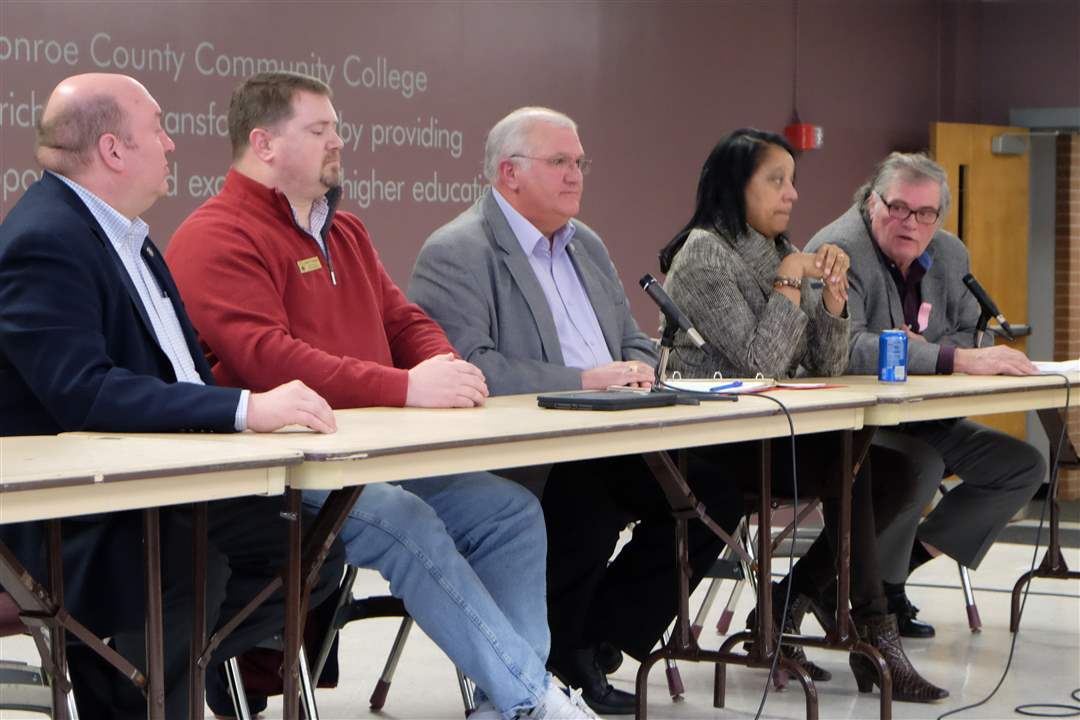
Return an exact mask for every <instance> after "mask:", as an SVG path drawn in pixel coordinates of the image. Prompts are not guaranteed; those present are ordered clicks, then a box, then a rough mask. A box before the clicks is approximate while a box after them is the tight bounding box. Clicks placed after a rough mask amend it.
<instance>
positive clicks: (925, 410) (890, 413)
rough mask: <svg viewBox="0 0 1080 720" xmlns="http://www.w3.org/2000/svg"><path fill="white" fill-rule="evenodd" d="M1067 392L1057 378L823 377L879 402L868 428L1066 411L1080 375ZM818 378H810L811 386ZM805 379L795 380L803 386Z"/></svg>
mask: <svg viewBox="0 0 1080 720" xmlns="http://www.w3.org/2000/svg"><path fill="white" fill-rule="evenodd" d="M1068 377H1069V383H1070V384H1071V385H1072V386H1073V389H1072V390H1069V391H1067V390H1066V383H1065V380H1064V379H1063V378H1061V377H1059V376H1057V375H1028V376H1022V377H1012V376H1007V375H963V374H955V375H913V376H911V377H909V378H908V379H907V381H906V382H902V383H884V382H880V381H879V380H878V379H877V377H876V376H874V375H844V376H841V377H836V378H822V379H820V381H822V382H825V381H827V382H833V383H836V384H839V385H843V386H845V389H847V390H851V391H855V392H865V393H871V394H873V395H874V396H875V398H876V400H877V402H876V404H875V405H874V406H873V407H870V408H867V410H866V412H865V418H864V419H865V422H866V424H867V425H896V424H898V423H904V422H913V421H918V420H937V419H942V418H949V417H967V416H969V415H990V414H994V413H1004V412H1023V411H1028V410H1042V409H1045V408H1054V407H1065V404H1066V396H1067V395H1068V401H1069V402H1068V404H1069V406H1075V405H1077V404H1078V403H1080V373H1072V374H1071V375H1069V376H1068ZM814 380H815V379H814V378H806V379H805V381H806V382H813V381H814ZM800 381H802V379H800V380H799V381H796V382H800Z"/></svg>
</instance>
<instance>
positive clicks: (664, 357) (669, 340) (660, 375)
mask: <svg viewBox="0 0 1080 720" xmlns="http://www.w3.org/2000/svg"><path fill="white" fill-rule="evenodd" d="M678 331H679V324H678V323H676V322H674V321H673V320H672V319H671V318H669V317H668V316H667V315H665V316H664V333H663V334H662V335H661V336H660V362H658V363H657V364H656V382H655V383H654V387H660V386H661V385H662V384H663V382H664V378H665V377H666V376H667V364H668V356H669V355H671V349H672V348H673V347H675V333H677V332H678Z"/></svg>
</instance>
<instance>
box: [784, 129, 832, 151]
mask: <svg viewBox="0 0 1080 720" xmlns="http://www.w3.org/2000/svg"><path fill="white" fill-rule="evenodd" d="M784 137H786V138H787V141H788V142H789V143H791V147H792V148H793V149H795V150H798V151H803V150H818V149H820V148H821V146H822V144H824V142H825V128H823V127H821V126H820V125H810V124H809V123H803V122H795V123H792V124H791V125H788V126H787V127H786V128H784Z"/></svg>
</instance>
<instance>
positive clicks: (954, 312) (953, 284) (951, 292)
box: [806, 205, 992, 375]
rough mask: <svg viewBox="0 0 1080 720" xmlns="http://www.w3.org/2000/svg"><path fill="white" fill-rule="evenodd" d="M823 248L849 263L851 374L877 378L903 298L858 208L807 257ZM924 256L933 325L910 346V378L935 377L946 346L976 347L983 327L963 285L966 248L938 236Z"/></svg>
mask: <svg viewBox="0 0 1080 720" xmlns="http://www.w3.org/2000/svg"><path fill="white" fill-rule="evenodd" d="M825 243H833V244H835V245H839V246H840V247H841V248H843V250H844V251H845V252H846V253H847V254H848V255H849V256H850V257H851V270H850V271H849V274H848V279H849V282H850V288H849V290H848V313H849V314H850V315H851V357H850V360H849V362H848V368H847V372H848V373H850V374H852V375H866V374H875V373H877V367H878V336H879V333H881V331H882V330H891V329H893V328H899V327H900V326H901V325H903V324H904V309H903V307H902V306H901V304H900V293H899V291H898V290H897V289H896V283H895V282H893V279H892V276H890V275H889V270H888V266H887V265H886V264H885V263H886V260H885V256H884V255H883V254H882V253H881V251H880V250H879V249H878V247H877V244H876V243H875V242H874V241H873V240H872V239H871V238H870V231H869V229H868V228H867V226H866V222H865V221H864V220H863V216H862V212H861V211H860V209H859V207H858V205H853V206H852V207H851V208H850V209H848V211H847V212H845V213H844V214H843V215H841V216H840V217H839V218H837V219H836V220H834V221H833V222H832V223H830V224H829V225H827V226H825V227H824V228H822V229H821V230H819V231H818V232H817V234H816V235H814V237H813V238H811V239H810V242H809V243H808V244H807V246H806V251H807V252H814V251H815V250H817V249H818V248H819V247H821V246H822V245H823V244H825ZM926 251H927V252H928V253H930V256H931V257H932V258H933V263H932V264H931V266H930V270H929V271H928V272H927V273H926V276H925V277H924V278H923V279H922V283H921V284H920V289H921V291H922V300H923V302H927V303H930V304H931V306H932V307H931V310H930V319H929V322H928V323H927V326H926V327H925V328H922V329H921V334H922V335H923V337H925V338H926V340H927V342H925V343H921V342H912V343H908V372H909V373H911V374H915V375H932V374H934V372H935V371H936V369H937V359H938V353H939V352H940V348H941V346H942V345H951V346H954V347H961V348H970V347H974V344H975V325H976V323H978V321H979V304H978V303H977V302H976V301H975V298H974V297H973V296H972V294H971V293H970V292H969V291H968V289H967V287H966V286H965V285H964V283H963V281H962V280H961V278H963V277H964V275H966V274H967V273H968V272H969V271H970V266H971V261H970V259H969V257H968V251H967V248H965V247H964V244H963V243H962V242H961V241H960V239H959V238H958V237H956V236H955V235H953V234H951V233H947V232H945V231H944V230H938V231H937V232H936V233H934V236H933V238H931V239H930V245H929V247H927V250H926ZM991 342H992V341H991Z"/></svg>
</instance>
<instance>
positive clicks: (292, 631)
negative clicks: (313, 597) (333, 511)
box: [281, 488, 303, 720]
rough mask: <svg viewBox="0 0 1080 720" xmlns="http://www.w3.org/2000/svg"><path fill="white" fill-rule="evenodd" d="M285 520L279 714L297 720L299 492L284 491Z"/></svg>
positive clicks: (300, 626)
mask: <svg viewBox="0 0 1080 720" xmlns="http://www.w3.org/2000/svg"><path fill="white" fill-rule="evenodd" d="M284 516H285V519H286V520H287V521H288V522H287V523H286V527H287V529H286V533H287V534H288V538H289V543H288V555H287V556H286V559H285V573H284V575H285V578H284V581H285V657H284V664H283V666H282V676H283V686H284V687H283V690H284V694H283V695H282V698H281V701H282V714H283V716H284V718H285V720H298V719H299V717H300V678H299V672H300V668H299V657H300V641H301V633H302V632H303V629H302V628H303V617H302V616H301V615H300V605H301V603H300V550H301V547H300V545H301V540H302V534H301V527H300V525H301V522H300V520H301V512H300V491H299V490H293V489H291V488H290V489H288V490H286V491H285V514H284Z"/></svg>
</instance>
